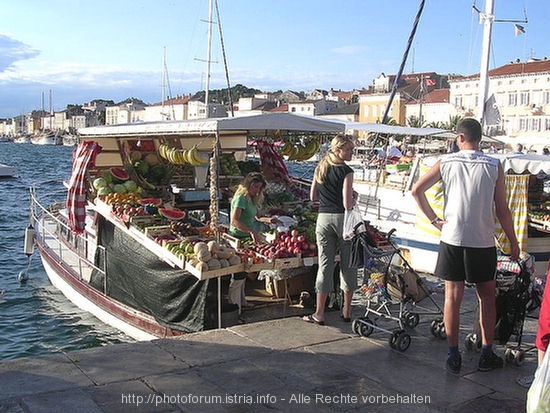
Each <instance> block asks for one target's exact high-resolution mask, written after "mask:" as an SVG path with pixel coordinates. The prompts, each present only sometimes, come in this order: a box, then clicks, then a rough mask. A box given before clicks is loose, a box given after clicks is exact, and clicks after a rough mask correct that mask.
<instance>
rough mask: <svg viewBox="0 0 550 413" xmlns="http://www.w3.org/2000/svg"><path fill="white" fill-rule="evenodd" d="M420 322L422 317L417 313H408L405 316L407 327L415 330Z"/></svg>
mask: <svg viewBox="0 0 550 413" xmlns="http://www.w3.org/2000/svg"><path fill="white" fill-rule="evenodd" d="M419 322H420V316H419V315H418V314H417V313H407V315H406V316H405V325H406V326H407V327H409V328H415V327H416V326H417V325H418V323H419Z"/></svg>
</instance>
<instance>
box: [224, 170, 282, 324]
mask: <svg viewBox="0 0 550 413" xmlns="http://www.w3.org/2000/svg"><path fill="white" fill-rule="evenodd" d="M265 186H266V181H265V179H264V177H263V176H262V174H261V173H259V172H251V173H249V174H248V175H247V176H246V177H245V178H244V180H243V182H242V183H241V184H240V185H239V187H238V188H237V190H236V191H235V195H234V196H233V199H232V200H231V222H230V227H229V232H230V233H231V235H233V236H235V237H237V238H249V237H250V238H252V240H253V241H254V243H259V242H260V241H261V239H260V232H259V230H258V228H257V224H258V223H259V222H262V223H265V224H274V223H277V222H278V219H277V217H265V216H261V215H260V211H261V206H262V202H263V200H264V193H263V191H264V189H265ZM246 277H247V273H246V272H240V273H237V274H233V276H232V277H231V283H230V284H229V301H230V302H231V303H233V304H237V305H238V306H239V313H240V312H241V309H242V307H245V306H247V302H246V300H245V293H244V283H245V281H246Z"/></svg>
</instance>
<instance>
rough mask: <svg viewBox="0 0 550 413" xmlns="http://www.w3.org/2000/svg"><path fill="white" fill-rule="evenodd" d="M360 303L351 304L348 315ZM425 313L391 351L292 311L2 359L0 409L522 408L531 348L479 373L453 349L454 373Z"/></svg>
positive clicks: (465, 321)
mask: <svg viewBox="0 0 550 413" xmlns="http://www.w3.org/2000/svg"><path fill="white" fill-rule="evenodd" d="M438 299H440V297H438ZM475 300H476V299H475V292H474V290H472V289H468V290H467V293H466V299H465V303H464V306H463V309H464V310H463V315H462V325H463V326H464V327H463V331H462V337H464V336H465V335H466V334H467V333H469V332H471V325H472V324H471V322H472V316H473V315H474V313H475V312H474V308H475ZM425 301H426V300H425ZM423 303H424V301H423ZM363 310H364V309H363V308H362V307H358V306H356V307H354V309H353V312H354V316H360V315H362V312H363ZM302 311H303V310H302ZM286 315H287V316H288V315H289V314H288V309H287V313H286ZM245 316H246V314H245ZM432 319H433V317H431V316H422V317H421V319H420V324H419V325H418V326H417V327H416V328H415V329H414V330H410V334H411V337H412V341H411V345H410V347H409V348H408V350H407V351H405V352H402V353H400V352H398V351H396V350H392V349H391V348H390V347H389V345H388V338H389V334H386V333H384V332H382V331H374V332H373V333H372V334H371V335H370V336H369V337H368V338H364V337H360V336H358V335H356V334H354V333H353V332H351V328H350V324H349V323H344V322H343V321H342V320H341V319H340V317H339V314H338V313H337V312H331V313H327V322H326V324H327V325H326V326H319V325H316V324H309V323H305V322H303V321H302V320H301V318H300V317H298V316H297V315H293V316H291V317H286V318H280V319H275V320H271V321H264V322H257V323H248V324H242V325H237V326H233V327H230V328H228V329H223V330H211V331H205V332H201V333H196V334H189V335H186V336H184V337H182V339H159V340H154V341H151V342H137V343H127V344H117V345H110V346H106V347H101V348H93V349H88V350H80V351H74V352H70V353H67V354H62V353H59V354H55V355H50V356H44V357H32V358H21V359H15V360H8V361H3V362H2V363H0V412H32V413H41V412H48V413H49V412H56V413H65V412H67V413H69V412H70V413H74V412H79V413H92V412H111V413H114V412H124V413H126V412H203V411H204V412H309V411H312V412H313V411H315V412H331V411H337V412H338V411H341V412H392V413H393V412H464V413H466V412H468V413H470V412H472V411H480V412H493V411H499V412H514V413H517V412H522V411H524V406H525V401H526V397H527V396H526V395H527V389H525V388H522V387H520V386H519V385H518V384H517V383H516V379H517V378H518V377H521V376H525V375H528V374H531V373H533V371H534V369H535V367H536V357H535V353H534V352H527V353H526V358H525V362H524V363H523V364H522V365H521V366H520V367H518V366H515V365H506V366H505V367H504V368H503V369H501V370H496V371H492V372H487V373H480V372H477V361H478V357H479V353H476V352H472V351H470V352H469V351H467V350H465V349H464V348H463V347H464V346H463V345H462V346H461V349H462V351H463V367H462V372H461V374H460V375H458V376H455V375H452V374H450V373H448V372H446V370H445V367H444V364H445V358H446V354H447V345H446V342H445V340H441V339H438V338H435V337H433V336H432V334H431V332H430V323H431V321H432ZM379 325H386V326H387V327H388V329H390V330H392V329H395V328H397V323H396V322H391V321H384V322H380V323H379ZM535 329H536V320H530V319H528V320H526V323H525V330H526V332H525V335H524V341H525V342H527V343H532V342H533V341H534V334H535ZM509 344H515V343H509ZM503 351H504V346H497V352H498V353H500V354H502V353H503Z"/></svg>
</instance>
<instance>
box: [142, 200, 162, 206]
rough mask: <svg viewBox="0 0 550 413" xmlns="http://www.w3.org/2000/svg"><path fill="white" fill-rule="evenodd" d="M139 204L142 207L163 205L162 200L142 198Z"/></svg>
mask: <svg viewBox="0 0 550 413" xmlns="http://www.w3.org/2000/svg"><path fill="white" fill-rule="evenodd" d="M139 203H140V204H141V205H154V206H157V207H158V206H161V205H162V199H160V198H141V199H140V200H139Z"/></svg>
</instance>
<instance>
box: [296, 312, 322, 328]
mask: <svg viewBox="0 0 550 413" xmlns="http://www.w3.org/2000/svg"><path fill="white" fill-rule="evenodd" d="M302 320H303V321H305V322H306V323H314V324H318V325H320V326H324V325H325V322H324V321H321V320H317V319H316V318H315V317H313V314H310V315H306V316H304V317H303V318H302Z"/></svg>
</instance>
